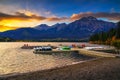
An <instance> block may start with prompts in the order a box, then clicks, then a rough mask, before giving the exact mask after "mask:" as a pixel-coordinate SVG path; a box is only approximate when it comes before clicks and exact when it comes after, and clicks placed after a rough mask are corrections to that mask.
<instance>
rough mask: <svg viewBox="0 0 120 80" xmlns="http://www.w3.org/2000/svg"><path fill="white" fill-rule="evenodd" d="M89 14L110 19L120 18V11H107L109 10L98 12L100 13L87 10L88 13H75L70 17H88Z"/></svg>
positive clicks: (74, 18) (73, 18)
mask: <svg viewBox="0 0 120 80" xmlns="http://www.w3.org/2000/svg"><path fill="white" fill-rule="evenodd" d="M87 16H93V17H96V18H107V19H108V20H116V21H119V20H120V13H117V12H116V13H115V12H114V13H113V12H112V13H107V12H98V13H92V12H86V13H79V14H73V15H72V16H71V17H70V19H71V20H77V19H80V18H82V17H87Z"/></svg>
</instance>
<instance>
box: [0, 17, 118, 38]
mask: <svg viewBox="0 0 120 80" xmlns="http://www.w3.org/2000/svg"><path fill="white" fill-rule="evenodd" d="M115 26H116V24H115V23H112V22H106V21H102V20H98V19H96V18H95V17H92V16H88V17H83V18H81V19H79V20H76V21H74V22H71V23H69V24H66V23H61V24H60V23H58V24H55V25H52V26H48V25H46V24H41V25H38V26H36V27H34V28H20V29H16V30H11V31H5V32H1V33H0V36H4V37H10V38H13V39H21V40H24V39H28V40H29V39H32V40H40V39H56V38H63V39H83V38H89V37H90V35H92V34H94V33H97V32H101V31H104V32H106V31H108V30H110V29H111V28H115ZM18 35H19V36H18Z"/></svg>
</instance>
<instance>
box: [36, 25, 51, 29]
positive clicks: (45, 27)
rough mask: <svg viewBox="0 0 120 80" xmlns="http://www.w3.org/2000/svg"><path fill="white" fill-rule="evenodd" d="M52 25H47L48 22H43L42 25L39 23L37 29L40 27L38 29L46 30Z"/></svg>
mask: <svg viewBox="0 0 120 80" xmlns="http://www.w3.org/2000/svg"><path fill="white" fill-rule="evenodd" d="M49 27H50V26H48V25H46V24H41V25H38V26H36V27H35V29H38V30H46V29H48V28H49Z"/></svg>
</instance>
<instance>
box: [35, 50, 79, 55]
mask: <svg viewBox="0 0 120 80" xmlns="http://www.w3.org/2000/svg"><path fill="white" fill-rule="evenodd" d="M71 52H79V51H78V50H52V51H33V53H35V54H52V53H71Z"/></svg>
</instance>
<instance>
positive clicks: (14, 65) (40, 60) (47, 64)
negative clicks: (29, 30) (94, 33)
mask: <svg viewBox="0 0 120 80" xmlns="http://www.w3.org/2000/svg"><path fill="white" fill-rule="evenodd" d="M24 44H29V45H36V46H37V45H48V44H50V45H55V46H57V45H59V44H63V45H72V44H76V45H80V44H83V43H69V42H68V43H67V42H9V43H8V42H1V43H0V75H3V74H9V73H24V72H30V71H37V70H44V69H50V68H54V67H60V66H65V65H70V64H73V63H75V62H80V61H81V62H82V61H85V60H88V59H91V57H87V56H84V55H80V54H78V53H69V54H62V53H61V54H56V55H43V54H34V53H33V50H32V49H21V48H20V47H21V46H23V45H24ZM84 44H86V45H88V46H91V44H88V43H84Z"/></svg>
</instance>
